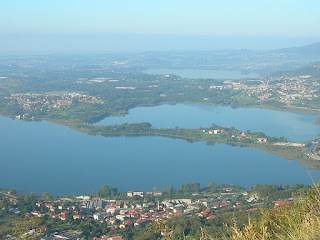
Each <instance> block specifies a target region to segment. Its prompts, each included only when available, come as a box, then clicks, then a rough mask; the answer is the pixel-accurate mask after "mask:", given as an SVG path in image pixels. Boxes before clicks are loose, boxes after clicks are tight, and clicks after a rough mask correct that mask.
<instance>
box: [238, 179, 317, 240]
mask: <svg viewBox="0 0 320 240" xmlns="http://www.w3.org/2000/svg"><path fill="white" fill-rule="evenodd" d="M319 212H320V188H319V185H314V186H313V187H312V188H311V189H310V191H309V192H308V194H307V196H305V197H302V199H301V200H299V201H294V202H293V204H292V205H291V204H288V205H283V206H280V207H277V208H275V209H272V210H264V211H262V214H261V217H260V218H259V219H257V220H252V221H250V222H249V224H247V225H246V226H245V227H244V228H241V227H239V226H238V224H237V223H236V222H235V224H234V232H233V239H237V240H238V239H239V240H242V239H243V240H248V239H250V240H260V239H265V240H267V239H319V238H320V216H319Z"/></svg>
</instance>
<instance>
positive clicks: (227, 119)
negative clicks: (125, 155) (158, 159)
mask: <svg viewBox="0 0 320 240" xmlns="http://www.w3.org/2000/svg"><path fill="white" fill-rule="evenodd" d="M317 117H318V115H316V114H303V113H293V112H284V111H276V110H271V109H263V108H236V109H233V108H231V107H224V106H211V105H199V104H177V105H160V106H155V107H137V108H134V109H131V110H130V114H128V115H125V116H119V117H108V118H105V119H104V120H102V121H100V122H99V123H97V124H98V125H113V124H122V123H138V122H150V123H151V124H152V126H153V127H157V128H174V127H176V126H178V127H181V128H199V127H209V126H211V124H212V123H215V124H217V125H219V126H222V127H235V128H237V129H239V130H241V131H246V130H247V129H249V130H251V131H254V132H263V133H266V134H267V135H269V136H275V137H281V136H285V137H287V138H288V140H290V141H307V140H311V139H316V138H317V136H318V133H319V132H320V125H316V124H315V121H316V120H317Z"/></svg>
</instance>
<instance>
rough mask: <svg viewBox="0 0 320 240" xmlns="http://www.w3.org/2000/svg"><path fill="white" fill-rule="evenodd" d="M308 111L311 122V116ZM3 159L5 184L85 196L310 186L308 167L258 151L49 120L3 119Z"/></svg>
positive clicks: (0, 174) (0, 153)
mask: <svg viewBox="0 0 320 240" xmlns="http://www.w3.org/2000/svg"><path fill="white" fill-rule="evenodd" d="M167 107H168V106H167ZM192 107H193V106H192ZM195 109H197V107H195ZM255 110H257V109H255ZM287 114H289V113H287ZM258 115H259V114H257V115H256V117H258ZM289 116H291V115H289ZM299 116H300V115H299ZM301 116H303V115H301ZM308 116H309V115H305V118H306V119H307V120H308V121H310V122H308V121H307V120H305V121H306V126H308V125H309V124H311V122H312V120H311V119H309V118H308ZM258 119H259V118H258ZM289 120H290V119H287V121H289ZM229 121H231V120H229ZM301 121H302V120H301ZM302 122H303V121H302ZM311 125H312V124H311ZM270 131H271V130H270ZM292 136H294V135H292ZM309 137H310V136H309ZM0 165H1V168H0V186H1V187H6V188H9V187H12V188H14V189H16V190H18V191H24V192H37V193H42V192H50V193H51V194H88V193H90V192H91V191H92V190H94V189H98V188H99V187H100V186H102V185H109V186H112V187H118V189H119V190H120V191H127V190H135V189H139V190H143V191H147V190H152V187H153V186H156V187H157V188H158V189H162V188H164V187H168V186H169V185H173V186H175V187H178V186H179V185H181V184H184V183H188V182H199V183H201V185H202V186H204V185H205V184H208V183H209V182H215V183H217V184H222V183H233V184H239V185H242V186H245V187H249V186H251V185H256V184H267V183H268V184H295V183H305V184H311V179H310V177H309V175H308V172H307V171H308V170H309V169H308V168H306V167H303V166H301V165H299V164H298V163H297V162H295V161H288V160H286V159H283V158H281V157H278V156H276V155H272V154H268V153H265V152H262V151H259V150H255V149H250V148H241V147H232V146H229V145H226V144H215V145H207V144H206V143H205V142H195V143H189V142H187V141H184V140H181V139H171V138H164V137H151V136H150V137H147V136H141V137H108V138H106V137H102V136H90V135H87V134H84V133H80V132H76V131H73V130H71V129H69V128H67V127H65V126H59V125H56V124H53V123H50V122H45V121H42V122H25V121H22V120H12V119H9V118H6V117H0ZM313 175H314V176H318V175H319V171H313Z"/></svg>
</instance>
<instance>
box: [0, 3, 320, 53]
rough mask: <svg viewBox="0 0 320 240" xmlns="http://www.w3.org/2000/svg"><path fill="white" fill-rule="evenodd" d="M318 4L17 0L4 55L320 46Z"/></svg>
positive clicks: (9, 15)
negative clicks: (318, 44) (312, 44)
mask: <svg viewBox="0 0 320 240" xmlns="http://www.w3.org/2000/svg"><path fill="white" fill-rule="evenodd" d="M319 9H320V1H317V0H308V1H302V0H261V1H254V0H244V1H237V0H229V1H224V2H222V1H209V0H203V1H201V2H196V1H182V0H177V1H168V0H164V1H147V0H138V1H129V0H120V1H112V2H111V1H102V0H94V1H90V2H89V1H82V0H81V1H67V2H65V1H62V0H57V1H54V2H49V1H40V0H30V1H22V0H12V1H6V2H3V3H2V6H1V10H0V14H1V16H0V20H1V21H0V29H1V30H0V53H2V54H10V53H33V52H39V53H56V52H68V53H73V52H124V51H132V52H136V51H170V50H217V49H244V48H246V49H254V50H267V49H276V48H284V47H295V46H302V45H307V44H311V43H314V42H319V41H320V31H319V27H318V23H319V22H320V15H319V14H318V10H319Z"/></svg>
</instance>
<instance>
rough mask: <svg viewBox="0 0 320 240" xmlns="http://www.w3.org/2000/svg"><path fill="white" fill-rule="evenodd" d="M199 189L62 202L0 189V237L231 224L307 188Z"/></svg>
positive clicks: (107, 235) (105, 190) (117, 234)
mask: <svg viewBox="0 0 320 240" xmlns="http://www.w3.org/2000/svg"><path fill="white" fill-rule="evenodd" d="M199 187H200V185H199V184H197V183H195V184H184V185H181V187H180V189H177V190H176V189H174V188H173V187H172V186H170V187H169V188H168V189H164V190H162V191H158V190H156V189H154V191H150V192H142V191H128V192H124V193H117V191H116V189H112V188H110V187H108V186H102V187H101V189H100V190H99V191H97V192H95V191H94V192H93V193H92V194H91V195H86V196H65V197H53V196H50V195H49V194H47V193H43V194H42V195H40V196H36V195H34V194H29V195H25V194H21V193H17V192H16V191H13V190H5V189H1V191H0V199H1V200H0V206H1V210H0V213H1V216H2V218H3V221H4V222H5V220H6V219H7V220H9V219H10V220H11V221H13V223H12V222H11V223H10V224H9V225H7V226H5V225H6V224H3V225H2V227H1V228H4V227H6V231H4V230H1V232H0V234H1V235H0V237H1V238H3V239H18V238H16V236H15V235H17V234H20V235H19V236H22V235H23V236H26V237H27V236H32V237H33V238H34V239H61V238H62V239H80V238H81V237H84V238H83V239H95V240H99V239H109V240H116V239H117V240H120V239H127V238H126V231H129V230H131V229H135V228H138V229H145V228H146V227H148V226H149V227H150V226H152V225H153V223H163V221H168V220H170V219H172V221H173V222H175V221H177V220H174V219H179V218H181V219H183V218H188V217H191V216H194V217H196V218H198V219H199V220H201V221H204V222H207V221H215V220H216V219H221V218H228V219H232V218H233V217H232V216H234V214H235V213H238V212H239V213H247V214H248V213H250V214H253V216H255V214H257V215H259V212H260V209H263V208H270V207H271V208H273V207H276V206H279V205H286V204H291V203H292V201H293V200H294V199H299V195H296V197H292V196H293V195H292V194H293V193H297V192H299V191H303V190H307V189H309V187H308V186H306V185H293V186H276V185H261V186H256V187H255V188H250V190H247V189H245V188H243V187H240V186H236V185H232V184H231V185H230V184H229V185H228V184H227V185H226V184H224V185H221V186H217V185H216V184H214V183H210V184H209V185H207V186H205V187H204V188H202V189H200V188H199ZM273 194H274V195H273ZM101 196H104V197H101ZM112 196H113V197H112ZM170 196H171V197H170ZM179 196H180V197H186V198H178V197H179ZM267 196H268V198H266V197H267ZM21 221H23V222H25V223H21ZM217 221H218V222H219V220H217ZM26 222H27V223H28V222H32V224H27V223H26ZM88 223H91V224H93V225H94V226H96V227H97V228H99V231H98V230H97V231H96V232H94V233H92V232H88V231H86V230H82V231H81V230H80V229H79V228H78V227H79V226H81V227H82V229H86V228H85V227H84V226H87V224H88ZM19 224H20V225H19ZM21 224H22V225H21ZM17 229H18V230H17ZM58 229H60V231H57V230H58ZM91 231H92V229H91ZM93 235H95V236H93Z"/></svg>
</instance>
